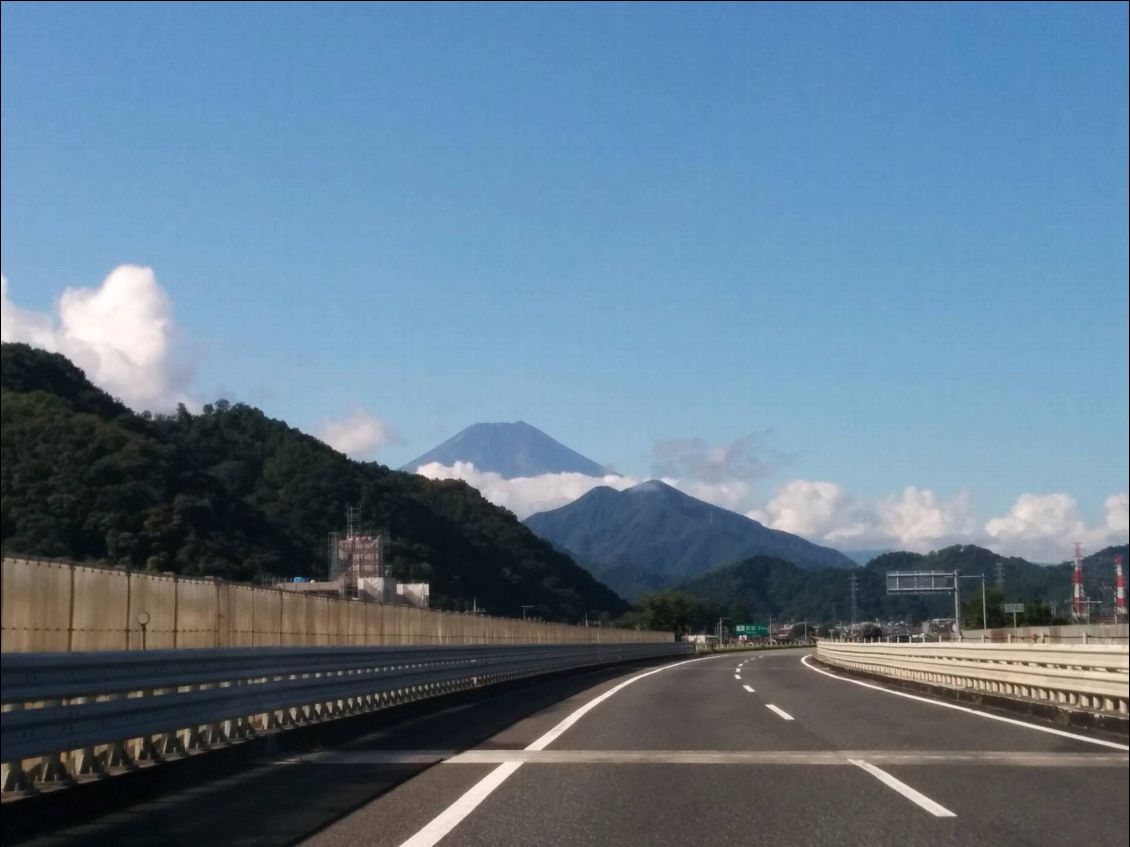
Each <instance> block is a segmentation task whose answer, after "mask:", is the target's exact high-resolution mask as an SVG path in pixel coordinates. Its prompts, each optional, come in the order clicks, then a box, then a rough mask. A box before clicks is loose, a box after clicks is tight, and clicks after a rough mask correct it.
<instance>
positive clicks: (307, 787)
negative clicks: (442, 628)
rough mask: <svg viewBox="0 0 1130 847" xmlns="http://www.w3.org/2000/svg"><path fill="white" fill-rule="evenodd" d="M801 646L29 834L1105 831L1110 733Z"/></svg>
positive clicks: (815, 837)
mask: <svg viewBox="0 0 1130 847" xmlns="http://www.w3.org/2000/svg"><path fill="white" fill-rule="evenodd" d="M807 653H808V651H806V650H785V651H778V652H772V653H769V652H765V653H735V654H725V655H718V656H711V657H708V658H702V659H694V660H689V661H682V662H678V663H672V664H668V665H663V666H658V667H656V666H652V667H644V668H639V667H637V668H634V669H632V670H628V671H616V672H609V671H604V672H602V673H600V674H596V675H593V676H590V677H585V678H580V679H573V680H564V681H562V680H557V681H554V682H551V683H546V684H544V685H542V686H535V687H534V688H530V689H524V690H519V691H516V692H512V693H509V694H506V695H504V696H503V697H500V698H492V699H490V700H486V701H483V702H481V703H476V704H470V705H464V706H460V707H458V708H455V709H450V710H447V711H444V712H439V713H436V714H432V715H427V716H425V717H422V718H419V719H417V720H415V721H412V722H410V723H408V724H401V725H397V726H393V727H388V728H386V729H384V730H382V731H380V732H377V733H374V734H373V735H371V736H369V737H366V738H364V739H360V740H358V741H356V742H354V743H351V744H349V745H347V746H344V747H342V748H339V749H334V750H324V751H318V752H314V753H309V754H303V755H299V756H294V757H292V758H289V759H283V760H281V761H278V762H273V763H271V764H269V765H265V766H263V767H260V768H257V769H255V770H253V771H252V772H250V773H247V774H242V775H240V776H238V777H232V778H229V779H228V780H222V781H220V782H218V783H217V784H215V785H212V786H209V787H207V788H206V789H202V790H201V791H200V792H198V793H197V794H196V795H194V796H183V795H182V796H178V797H177V798H174V799H171V800H166V801H163V802H162V803H156V804H154V803H150V804H145V805H144V806H142V807H139V808H138V809H135V810H133V811H131V812H129V813H125V814H122V813H119V814H118V815H112V816H110V817H109V818H108V819H107V820H105V821H100V822H98V823H96V824H94V825H90V826H87V827H83V828H78V829H76V830H72V831H68V832H67V833H62V834H60V835H58V836H55V837H53V838H51V839H42V841H43V843H45V844H47V843H50V844H57V845H62V844H74V843H108V842H107V841H106V839H113V841H114V842H115V843H120V844H134V843H136V844H142V843H154V844H155V843H166V844H167V843H184V844H189V843H202V842H204V841H207V840H211V841H213V842H215V843H221V839H222V840H223V842H224V843H232V844H243V845H276V844H282V843H294V842H295V841H297V842H298V843H302V844H304V845H308V847H348V846H349V845H356V846H357V847H361V845H365V847H385V846H386V845H387V847H399V846H400V845H405V847H431V845H434V844H442V845H445V846H446V845H475V847H478V845H482V847H488V845H489V847H498V845H523V847H527V846H528V847H535V846H536V845H609V844H615V845H649V847H650V846H651V845H654V847H664V845H671V847H687V845H731V844H732V845H746V844H754V843H763V844H772V845H774V847H785V845H825V844H827V845H864V844H866V845H888V844H889V845H902V847H913V846H914V845H994V847H996V845H1000V847H1007V845H1051V844H1080V845H1088V847H1098V845H1126V844H1127V826H1128V812H1127V799H1126V798H1127V791H1128V779H1127V775H1128V767H1127V763H1128V754H1127V747H1126V745H1125V744H1123V743H1119V742H1118V741H1117V740H1114V739H1112V738H1110V737H1109V736H1104V737H1100V736H1091V737H1087V736H1084V735H1081V734H1079V733H1075V732H1068V731H1065V730H1056V729H1054V728H1052V727H1051V726H1050V725H1048V724H1039V723H1029V722H1028V721H1027V720H1026V719H1025V720H1021V719H1011V720H1010V719H1007V718H1006V719H1003V720H1002V719H999V718H994V717H992V716H990V715H988V714H987V713H981V712H976V711H972V710H970V709H969V708H967V707H957V706H953V705H943V704H940V703H939V702H938V701H933V700H930V699H929V698H925V697H915V696H908V695H905V694H898V693H892V692H891V691H889V690H886V689H883V687H882V686H877V685H873V684H860V683H859V682H858V681H852V680H849V679H846V678H843V677H838V676H836V675H831V674H828V673H826V672H821V671H820V670H819V669H818V668H814V667H813V666H812V665H811V663H810V662H809V660H807V659H806V658H805V657H806V655H807ZM146 832H148V833H150V835H151V836H153V837H152V838H150V840H147V838H149V836H146V835H145V834H144V833H146ZM158 834H163V836H164V840H163V841H161V840H158V839H157V838H156V836H157V835H158Z"/></svg>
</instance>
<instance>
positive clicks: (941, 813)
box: [848, 759, 957, 818]
mask: <svg viewBox="0 0 1130 847" xmlns="http://www.w3.org/2000/svg"><path fill="white" fill-rule="evenodd" d="M848 761H849V762H851V763H852V764H853V765H855V766H856V767H857V768H862V769H863V770H865V771H867V772H868V773H869V774H871V775H872V776H873V777H875V779H877V780H879V782H881V783H883V784H884V785H886V786H887V787H888V788H892V789H894V790H895V791H897V792H898V793H899V794H901V795H902V796H903V797H905V798H906V799H907V800H909V801H910V802H911V803H914V804H915V805H917V806H921V807H922V808H923V809H925V810H926V811H927V812H929V813H930V814H931V815H933V816H934V817H936V818H956V817H957V815H955V814H954V813H953V812H951V811H950V810H949V809H947V808H946V807H945V806H943V805H942V804H941V803H935V802H934V801H933V800H931V799H930V798H929V797H927V796H926V795H925V794H923V793H922V792H921V791H915V790H914V789H913V788H911V787H910V786H909V785H907V784H906V783H905V782H903V781H902V780H899V779H895V777H893V776H891V775H890V774H889V773H887V772H886V771H885V770H883V769H882V768H877V767H875V766H874V765H872V764H870V763H869V762H865V761H863V759H848Z"/></svg>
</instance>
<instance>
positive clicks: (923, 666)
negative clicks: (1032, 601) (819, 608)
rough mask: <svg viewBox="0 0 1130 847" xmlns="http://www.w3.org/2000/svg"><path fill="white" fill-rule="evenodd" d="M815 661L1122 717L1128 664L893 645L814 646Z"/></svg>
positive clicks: (1008, 650) (1044, 650) (1092, 653)
mask: <svg viewBox="0 0 1130 847" xmlns="http://www.w3.org/2000/svg"><path fill="white" fill-rule="evenodd" d="M816 656H817V658H818V659H820V660H821V661H822V662H825V663H826V664H829V665H833V666H836V667H842V668H846V669H848V670H856V671H862V672H864V673H870V674H877V675H879V676H887V677H891V678H894V679H905V680H912V681H915V682H921V683H926V684H929V685H937V686H942V687H945V688H954V689H974V690H978V691H983V692H987V693H991V694H1000V695H1004V696H1010V697H1017V698H1027V699H1035V700H1043V701H1048V702H1051V703H1054V704H1056V705H1060V706H1072V707H1077V708H1081V709H1086V710H1090V711H1093V712H1098V713H1106V714H1118V715H1126V714H1127V713H1128V700H1130V656H1128V655H1127V652H1126V648H1125V647H1119V646H1115V645H1099V644H1096V645H1058V644H1009V645H998V644H988V643H985V644H970V643H954V642H950V643H945V644H893V643H885V642H876V643H870V644H867V643H858V642H837V641H828V640H821V641H819V642H818V643H817V645H816Z"/></svg>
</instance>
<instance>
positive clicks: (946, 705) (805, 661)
mask: <svg viewBox="0 0 1130 847" xmlns="http://www.w3.org/2000/svg"><path fill="white" fill-rule="evenodd" d="M810 658H812V654H811V653H809V654H807V655H805V656H803V657H801V660H800V663H801V664H802V665H804V666H805V667H806V668H808V669H809V670H810V671H816V673H822V674H824V676H829V677H831V678H832V679H838V680H839V681H840V682H850V683H851V684H852V685H862V686H863V687H864V688H871V689H874V690H875V691H882V692H883V693H884V694H893V695H895V696H896V697H905V698H906V699H907V700H917V701H918V702H920V703H929V704H930V705H931V706H941V707H942V708H943V709H953V710H955V711H958V712H967V713H968V714H971V715H977V716H978V717H982V718H988V719H989V720H994V721H1001V722H1003V723H1010V724H1014V725H1015V726H1022V727H1024V728H1025V729H1034V730H1036V731H1037V732H1046V733H1048V734H1049V735H1058V736H1060V737H1061V738H1074V739H1075V740H1076V741H1086V742H1087V743H1088V744H1097V745H1098V746H1100V747H1110V748H1112V749H1114V750H1130V747H1128V746H1127V745H1125V744H1119V743H1118V742H1116V741H1103V740H1101V739H1098V738H1088V737H1087V736H1086V735H1079V734H1078V733H1075V732H1067V731H1066V730H1062V729H1054V728H1052V727H1050V726H1040V725H1039V724H1034V723H1028V722H1027V721H1021V720H1017V719H1016V718H1006V717H1004V716H1003V715H994V714H992V713H991V712H982V711H979V710H978V709H971V708H969V707H968V706H960V705H958V704H957V703H946V702H944V701H942V700H932V699H930V698H929V697H919V696H918V695H917V694H908V693H907V692H905V691H894V690H892V689H890V688H884V687H883V686H881V685H875V684H873V683H870V682H864V681H863V680H861V679H850V678H848V677H846V676H840V675H839V674H834V673H829V672H828V671H826V670H822V669H820V668H817V667H813V666H812V665H810V664H809V663H808V659H810Z"/></svg>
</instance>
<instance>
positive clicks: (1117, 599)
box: [1114, 553, 1126, 618]
mask: <svg viewBox="0 0 1130 847" xmlns="http://www.w3.org/2000/svg"><path fill="white" fill-rule="evenodd" d="M1114 612H1115V614H1116V615H1118V617H1120V618H1124V617H1126V577H1125V576H1124V575H1123V573H1122V554H1121V553H1119V554H1117V555H1116V556H1115V557H1114Z"/></svg>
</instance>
